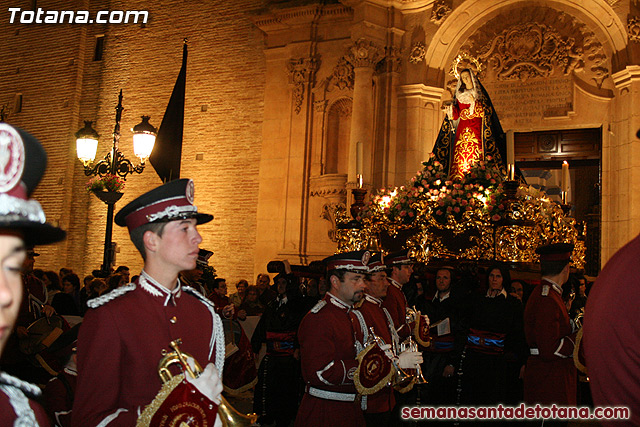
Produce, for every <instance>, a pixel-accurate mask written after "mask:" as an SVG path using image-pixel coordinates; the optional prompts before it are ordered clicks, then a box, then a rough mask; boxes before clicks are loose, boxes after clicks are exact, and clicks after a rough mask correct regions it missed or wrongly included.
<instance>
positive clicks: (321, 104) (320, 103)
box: [313, 99, 327, 113]
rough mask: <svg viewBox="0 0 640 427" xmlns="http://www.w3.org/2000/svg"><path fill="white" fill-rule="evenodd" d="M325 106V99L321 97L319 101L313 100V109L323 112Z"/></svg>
mask: <svg viewBox="0 0 640 427" xmlns="http://www.w3.org/2000/svg"><path fill="white" fill-rule="evenodd" d="M326 108H327V100H326V99H321V100H320V101H314V102H313V109H314V110H315V111H316V112H318V113H323V112H324V111H325V109H326Z"/></svg>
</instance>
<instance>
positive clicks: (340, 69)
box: [328, 56, 355, 91]
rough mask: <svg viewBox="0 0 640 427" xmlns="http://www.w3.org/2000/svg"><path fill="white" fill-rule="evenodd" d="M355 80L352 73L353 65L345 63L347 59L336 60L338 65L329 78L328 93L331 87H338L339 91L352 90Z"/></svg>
mask: <svg viewBox="0 0 640 427" xmlns="http://www.w3.org/2000/svg"><path fill="white" fill-rule="evenodd" d="M354 79H355V73H354V72H353V65H351V63H349V61H347V59H346V58H345V57H344V56H343V57H342V58H340V59H339V60H338V64H337V65H336V66H335V68H334V69H333V74H332V76H331V83H330V85H331V87H329V88H328V89H329V91H330V90H331V89H332V88H333V87H336V86H337V87H338V88H339V89H341V90H342V89H351V90H353V81H354Z"/></svg>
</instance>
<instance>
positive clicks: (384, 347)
mask: <svg viewBox="0 0 640 427" xmlns="http://www.w3.org/2000/svg"><path fill="white" fill-rule="evenodd" d="M380 350H382V351H384V354H386V355H387V357H388V358H389V359H391V360H393V359H395V358H394V357H393V352H392V351H391V345H389V344H384V345H381V346H380Z"/></svg>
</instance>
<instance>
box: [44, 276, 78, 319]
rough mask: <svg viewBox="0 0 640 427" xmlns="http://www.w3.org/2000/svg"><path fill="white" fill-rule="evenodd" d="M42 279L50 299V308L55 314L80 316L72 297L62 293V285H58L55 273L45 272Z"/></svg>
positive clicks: (58, 281)
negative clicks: (44, 278)
mask: <svg viewBox="0 0 640 427" xmlns="http://www.w3.org/2000/svg"><path fill="white" fill-rule="evenodd" d="M44 277H46V280H45V283H46V285H47V290H48V291H49V296H50V298H51V300H50V301H51V306H52V307H53V308H54V309H55V310H56V313H58V314H59V315H61V316H78V315H80V311H79V310H78V308H77V307H76V303H75V302H74V301H73V297H72V296H71V295H69V294H66V293H64V292H62V284H61V283H60V277H59V276H58V273H56V272H55V271H45V272H44Z"/></svg>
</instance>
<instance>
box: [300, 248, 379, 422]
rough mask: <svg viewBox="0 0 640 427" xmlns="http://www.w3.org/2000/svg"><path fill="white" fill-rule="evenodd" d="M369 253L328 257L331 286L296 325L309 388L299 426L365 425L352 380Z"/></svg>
mask: <svg viewBox="0 0 640 427" xmlns="http://www.w3.org/2000/svg"><path fill="white" fill-rule="evenodd" d="M369 258H370V254H369V252H368V251H359V252H348V253H343V254H338V255H334V256H331V257H329V258H327V259H325V263H326V265H327V270H328V272H327V279H328V282H329V284H330V290H329V292H327V294H326V295H325V297H324V298H323V299H322V300H321V301H319V302H318V303H317V304H316V305H315V306H314V307H313V308H312V309H311V311H310V312H309V313H308V314H307V315H306V316H305V317H304V319H303V320H302V323H301V324H300V328H299V330H298V341H299V343H300V359H301V364H302V377H303V379H304V382H305V383H306V389H305V394H304V397H303V398H302V403H301V405H300V408H299V409H298V415H297V417H296V422H295V425H296V426H297V427H314V426H318V427H325V426H333V427H343V426H344V427H358V426H364V425H365V421H364V417H363V414H362V409H361V402H360V400H359V399H356V397H357V396H356V389H355V385H354V383H353V375H354V373H355V371H356V367H357V365H358V362H357V361H356V355H357V353H358V351H359V350H361V348H358V349H356V334H358V333H359V332H358V330H359V326H355V325H358V321H357V319H355V316H354V315H353V313H351V310H352V306H353V304H354V303H356V302H358V301H360V300H361V299H362V297H363V293H364V280H363V279H364V275H365V274H366V273H367V271H368V270H367V265H368V263H369ZM361 344H362V343H360V347H361ZM357 350H358V351H357Z"/></svg>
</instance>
